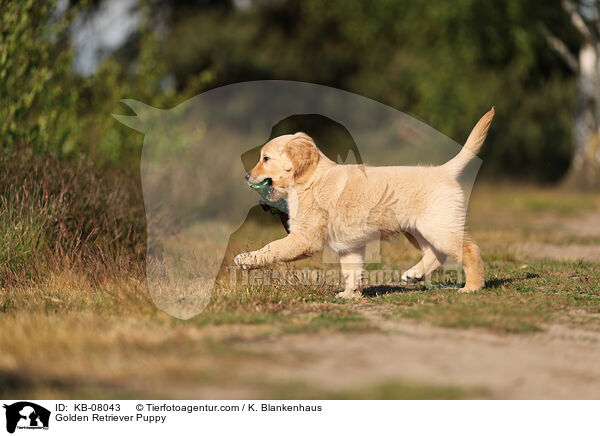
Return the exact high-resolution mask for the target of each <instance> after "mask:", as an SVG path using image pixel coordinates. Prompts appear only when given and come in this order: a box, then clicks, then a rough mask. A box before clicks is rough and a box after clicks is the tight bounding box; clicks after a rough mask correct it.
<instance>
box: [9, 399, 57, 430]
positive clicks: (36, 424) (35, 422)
mask: <svg viewBox="0 0 600 436" xmlns="http://www.w3.org/2000/svg"><path fill="white" fill-rule="evenodd" d="M4 408H5V409H6V431H8V432H9V433H14V432H15V430H16V429H20V430H21V429H28V430H35V429H43V430H48V424H49V422H50V411H49V410H48V409H46V408H44V407H42V406H39V405H37V404H35V403H30V402H28V401H19V402H17V403H13V404H10V405H6V404H5V405H4Z"/></svg>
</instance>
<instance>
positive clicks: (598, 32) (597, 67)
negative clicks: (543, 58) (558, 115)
mask: <svg viewBox="0 0 600 436" xmlns="http://www.w3.org/2000/svg"><path fill="white" fill-rule="evenodd" d="M561 5H562V8H563V9H564V11H565V13H566V14H567V15H568V17H569V18H570V20H571V24H572V26H573V28H574V29H576V31H577V32H578V33H579V36H580V39H581V42H580V44H579V47H578V48H576V50H575V52H574V51H573V49H572V48H570V47H569V44H568V42H566V41H564V40H563V39H561V38H559V37H558V36H556V35H555V34H554V33H552V32H551V31H550V30H548V28H547V27H545V26H543V25H542V26H541V31H542V34H543V35H544V36H545V37H546V39H547V41H548V43H549V45H550V46H551V47H552V48H553V49H554V50H555V51H556V52H557V53H558V54H559V55H560V56H561V57H562V58H563V60H564V61H565V63H566V65H568V66H569V68H570V69H571V70H572V71H573V73H574V74H576V75H577V100H576V106H575V118H574V124H573V131H574V139H573V142H574V147H573V157H572V159H571V167H570V170H569V174H568V179H567V180H568V182H570V183H571V184H574V185H576V186H580V187H583V188H595V187H600V10H599V3H598V1H596V0H587V1H586V0H584V1H580V2H577V3H575V2H571V1H569V0H562V2H561Z"/></svg>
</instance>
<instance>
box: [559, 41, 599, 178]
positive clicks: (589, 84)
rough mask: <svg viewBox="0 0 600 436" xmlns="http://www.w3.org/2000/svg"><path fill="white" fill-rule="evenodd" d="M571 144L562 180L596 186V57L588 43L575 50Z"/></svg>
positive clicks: (597, 157)
mask: <svg viewBox="0 0 600 436" xmlns="http://www.w3.org/2000/svg"><path fill="white" fill-rule="evenodd" d="M578 60H579V75H578V78H577V82H578V83H577V86H578V92H577V102H576V107H575V122H574V126H573V127H574V132H573V133H574V147H573V157H572V160H571V167H570V169H569V173H568V175H567V178H566V181H567V183H568V184H569V185H572V186H574V187H577V188H583V189H595V188H600V64H599V61H600V59H599V58H598V52H597V51H596V48H595V47H594V45H593V44H591V43H586V44H584V45H583V47H582V48H581V50H580V51H579V59H578Z"/></svg>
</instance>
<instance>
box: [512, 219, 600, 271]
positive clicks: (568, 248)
mask: <svg viewBox="0 0 600 436" xmlns="http://www.w3.org/2000/svg"><path fill="white" fill-rule="evenodd" d="M546 225H550V227H551V228H553V229H554V232H555V233H556V234H557V235H562V236H567V237H568V236H576V237H580V238H598V237H600V211H594V212H588V213H586V214H583V215H579V216H575V217H571V218H569V219H560V217H556V216H553V217H552V220H551V222H550V223H546ZM511 248H512V249H513V250H514V251H515V252H516V253H517V254H520V255H524V256H526V257H529V258H533V259H553V260H565V261H569V260H579V259H583V260H586V261H588V262H600V245H597V244H588V245H586V244H549V243H545V242H535V241H529V242H520V243H516V244H513V245H511Z"/></svg>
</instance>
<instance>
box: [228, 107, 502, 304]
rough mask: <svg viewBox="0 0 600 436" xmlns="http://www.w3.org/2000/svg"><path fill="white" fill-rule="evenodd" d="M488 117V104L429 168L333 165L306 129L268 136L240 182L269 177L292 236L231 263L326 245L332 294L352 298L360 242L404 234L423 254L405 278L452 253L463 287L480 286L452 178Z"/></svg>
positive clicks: (475, 147) (478, 141) (265, 260)
mask: <svg viewBox="0 0 600 436" xmlns="http://www.w3.org/2000/svg"><path fill="white" fill-rule="evenodd" d="M493 117H494V109H493V108H492V109H491V110H490V111H489V112H488V113H486V114H485V115H484V116H483V118H481V120H479V122H478V123H477V125H476V126H475V127H474V129H473V131H472V132H471V134H470V135H469V137H468V139H467V142H466V143H465V145H464V146H463V148H462V149H461V151H460V152H459V153H458V154H457V155H456V156H455V157H454V158H452V159H451V160H450V161H448V162H446V163H445V164H443V165H441V166H435V167H421V166H416V167H406V166H394V167H369V166H364V165H338V164H336V163H335V162H333V161H331V160H330V159H328V158H327V157H326V156H325V155H324V154H323V153H322V152H321V151H320V150H319V149H318V148H317V146H316V144H315V143H314V141H313V140H312V139H311V138H310V137H309V136H308V135H306V134H304V133H301V132H299V133H296V134H294V135H283V136H279V137H277V138H274V139H272V140H271V141H269V142H268V143H266V144H265V145H264V146H263V148H262V149H261V154H260V160H259V162H258V163H257V164H256V166H255V167H254V168H252V170H250V172H249V173H248V174H247V175H246V180H247V181H248V182H249V183H259V182H261V181H263V180H265V179H267V178H270V179H271V180H272V185H271V188H270V189H269V192H268V197H267V198H268V199H269V200H270V201H277V200H279V199H281V198H285V199H286V200H287V203H288V208H289V228H290V234H289V235H288V236H286V237H285V238H283V239H280V240H277V241H274V242H271V243H269V244H267V245H266V246H265V247H263V248H261V249H260V250H256V251H252V252H248V253H242V254H239V255H237V256H236V257H235V258H234V263H235V264H236V265H237V266H238V267H240V268H244V269H250V268H260V267H263V266H267V265H271V264H274V263H276V262H288V261H292V260H295V259H299V258H302V257H305V256H310V255H312V254H313V253H315V252H318V251H320V250H322V249H323V247H324V245H325V244H328V245H329V246H330V247H331V248H332V249H333V250H335V251H337V252H338V253H339V256H340V263H341V268H342V275H343V277H344V279H345V283H346V284H345V289H344V291H343V292H340V293H339V294H338V296H340V297H345V298H356V297H359V296H360V295H361V292H362V290H361V289H360V282H361V280H360V277H361V275H362V272H363V267H364V256H365V245H366V244H367V243H368V242H369V241H371V240H373V239H375V238H380V237H384V238H391V237H393V236H395V235H397V234H399V233H404V234H405V235H407V237H408V238H409V241H411V243H412V244H413V245H415V246H416V247H418V248H419V249H420V250H421V251H422V253H423V258H422V260H421V261H420V262H419V263H417V264H416V265H415V266H413V267H412V268H410V269H409V270H408V271H406V272H405V273H404V274H403V275H402V280H403V281H405V282H414V281H417V280H422V279H424V278H425V277H426V276H427V275H429V274H431V273H432V272H433V271H434V270H435V269H436V268H438V267H439V266H440V265H441V264H442V263H443V262H444V261H445V259H446V257H447V256H452V257H454V258H456V259H457V260H458V262H459V263H461V264H462V266H463V269H464V271H465V275H466V283H465V286H464V288H462V289H461V290H463V291H473V290H477V289H481V288H482V287H483V286H484V271H483V262H482V260H481V254H480V252H479V248H478V247H477V245H475V243H474V242H473V241H472V240H471V239H470V238H469V237H468V236H467V234H466V233H465V231H464V226H465V215H466V199H465V195H464V193H463V190H462V188H461V185H460V184H459V183H458V181H457V178H458V177H459V175H460V174H461V172H462V171H463V169H464V168H465V167H466V166H467V164H468V163H469V162H470V161H471V159H472V158H473V157H474V156H475V155H476V154H477V153H478V152H479V150H480V149H481V146H482V144H483V142H484V140H485V138H486V136H487V132H488V129H489V127H490V123H491V122H492V118H493Z"/></svg>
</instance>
